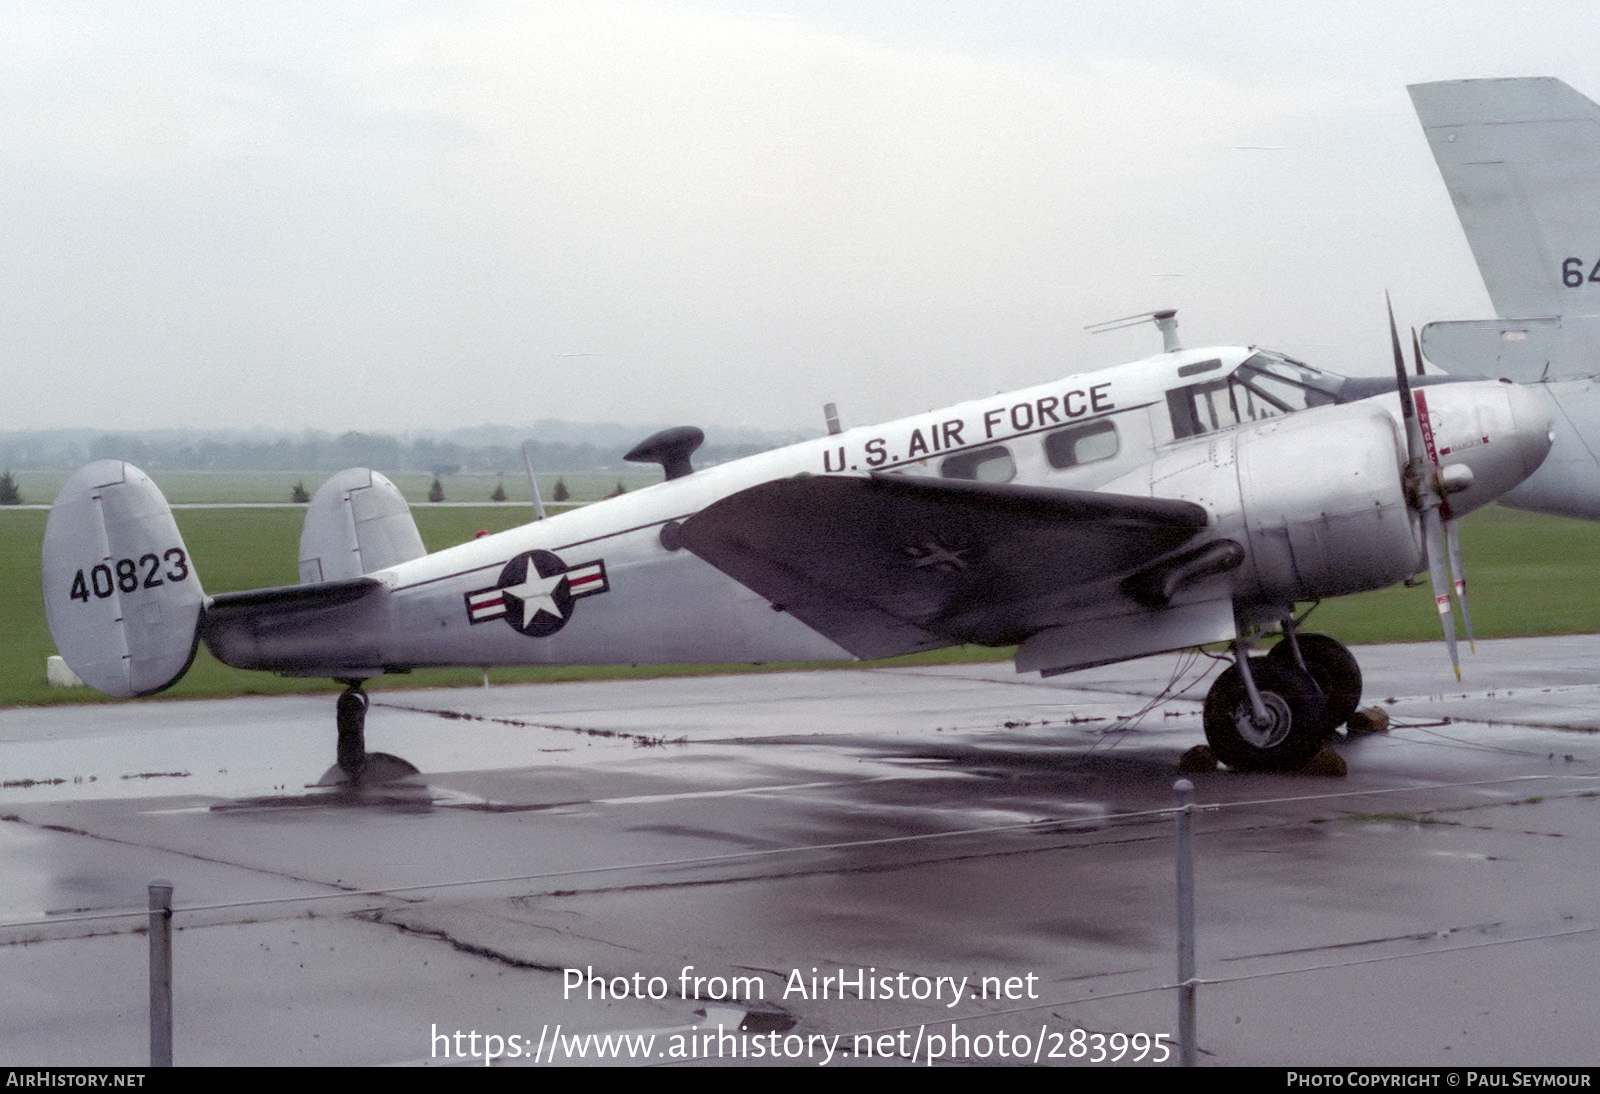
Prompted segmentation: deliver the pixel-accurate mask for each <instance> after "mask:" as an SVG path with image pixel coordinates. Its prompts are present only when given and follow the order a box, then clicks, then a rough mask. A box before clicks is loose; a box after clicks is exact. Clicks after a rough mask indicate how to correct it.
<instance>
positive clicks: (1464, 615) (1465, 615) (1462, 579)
mask: <svg viewBox="0 0 1600 1094" xmlns="http://www.w3.org/2000/svg"><path fill="white" fill-rule="evenodd" d="M1444 536H1445V543H1446V544H1447V545H1448V547H1449V550H1450V572H1451V573H1452V574H1454V575H1455V579H1456V601H1457V603H1459V604H1460V605H1461V625H1462V626H1463V627H1465V628H1466V631H1467V643H1468V645H1469V646H1470V647H1471V649H1472V652H1473V653H1477V652H1478V643H1477V641H1476V640H1474V639H1473V637H1472V613H1471V612H1470V611H1468V610H1467V567H1466V564H1465V563H1464V562H1463V561H1462V559H1461V531H1460V529H1459V528H1457V527H1456V522H1455V521H1453V520H1446V521H1445V522H1444Z"/></svg>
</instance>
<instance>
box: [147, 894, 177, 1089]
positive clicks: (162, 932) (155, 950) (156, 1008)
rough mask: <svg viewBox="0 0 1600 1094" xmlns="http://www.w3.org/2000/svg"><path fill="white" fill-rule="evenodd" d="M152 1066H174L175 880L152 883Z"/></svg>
mask: <svg viewBox="0 0 1600 1094" xmlns="http://www.w3.org/2000/svg"><path fill="white" fill-rule="evenodd" d="M150 1066H151V1067H171V1066H172V882H170V881H168V880H167V879H166V878H159V877H158V878H156V879H155V880H154V881H152V882H151V883H150Z"/></svg>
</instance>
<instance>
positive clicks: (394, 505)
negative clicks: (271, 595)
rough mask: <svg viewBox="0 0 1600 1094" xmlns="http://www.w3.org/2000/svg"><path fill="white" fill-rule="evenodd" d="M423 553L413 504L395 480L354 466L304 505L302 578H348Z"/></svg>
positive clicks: (308, 580) (310, 581)
mask: <svg viewBox="0 0 1600 1094" xmlns="http://www.w3.org/2000/svg"><path fill="white" fill-rule="evenodd" d="M427 553H428V552H427V548H425V547H424V546H423V545H422V536H421V534H420V533H418V531H417V522H416V521H415V520H414V519H413V518H412V516H411V507H410V506H409V505H407V504H406V499H405V498H404V497H403V496H401V494H400V491H399V490H398V489H397V488H396V487H395V485H394V483H392V482H390V481H389V480H388V479H386V478H384V477H383V476H382V475H380V474H378V472H376V471H369V470H368V469H367V468H365V467H352V468H350V469H349V470H347V471H341V472H339V473H338V474H337V475H334V476H333V477H332V478H330V479H329V480H328V481H327V482H325V483H323V484H322V487H321V489H319V490H318V491H317V493H316V496H315V497H313V498H312V499H311V504H310V505H309V506H307V507H306V520H305V525H304V526H303V527H302V528H301V531H300V580H301V582H303V583H305V584H315V583H318V582H323V581H348V580H350V579H352V578H358V577H361V576H362V575H363V574H370V573H372V572H373V571H375V570H384V569H387V568H389V567H390V566H396V565H399V564H400V563H402V562H410V561H411V560H412V559H414V558H421V557H422V556H423V555H425V554H427Z"/></svg>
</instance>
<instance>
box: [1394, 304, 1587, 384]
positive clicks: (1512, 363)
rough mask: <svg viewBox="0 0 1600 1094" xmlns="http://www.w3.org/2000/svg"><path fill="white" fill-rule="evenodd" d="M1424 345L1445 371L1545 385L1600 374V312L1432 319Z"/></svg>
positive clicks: (1426, 331)
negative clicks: (1514, 317) (1498, 317)
mask: <svg viewBox="0 0 1600 1094" xmlns="http://www.w3.org/2000/svg"><path fill="white" fill-rule="evenodd" d="M1422 350H1423V352H1424V353H1425V354H1427V357H1428V360H1430V361H1432V362H1433V363H1434V364H1436V365H1438V366H1439V367H1440V368H1442V369H1444V370H1445V371H1446V372H1451V373H1457V374H1463V373H1475V374H1477V375H1480V376H1490V377H1496V378H1504V379H1507V380H1513V381H1515V382H1516V383H1519V384H1540V383H1546V382H1548V381H1551V380H1579V379H1586V378H1588V377H1591V376H1594V375H1596V374H1597V373H1600V317H1596V316H1592V315H1569V316H1551V317H1548V318H1538V319H1483V320H1457V321H1451V322H1443V323H1429V324H1428V325H1427V326H1425V327H1423V328H1422Z"/></svg>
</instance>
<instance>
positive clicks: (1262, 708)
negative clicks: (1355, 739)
mask: <svg viewBox="0 0 1600 1094" xmlns="http://www.w3.org/2000/svg"><path fill="white" fill-rule="evenodd" d="M1360 700H1361V669H1360V668H1359V667H1358V666H1357V665H1356V661H1355V658H1354V657H1352V656H1351V655H1350V651H1349V650H1347V649H1345V648H1344V646H1342V645H1340V644H1339V643H1338V642H1336V641H1334V640H1333V639H1332V638H1329V637H1327V636H1326V635H1321V634H1305V635H1296V634H1295V633H1294V630H1293V628H1292V627H1291V628H1290V629H1289V634H1288V637H1287V638H1286V639H1285V640H1284V641H1283V642H1282V643H1280V644H1279V645H1278V646H1277V647H1275V648H1274V649H1273V650H1272V652H1271V653H1268V654H1266V655H1265V656H1262V657H1250V656H1249V654H1248V648H1247V645H1246V643H1245V642H1243V641H1242V640H1241V641H1240V642H1238V643H1236V644H1235V646H1234V664H1233V665H1231V666H1229V667H1228V668H1227V669H1225V670H1223V673H1222V675H1220V676H1218V677H1217V679H1216V681H1215V682H1214V683H1213V684H1212V685H1211V690H1210V691H1209V692H1208V693H1207V694H1206V704H1205V715H1204V719H1205V730H1206V741H1207V743H1208V744H1210V746H1211V751H1212V752H1213V753H1214V754H1215V755H1216V757H1217V759H1219V760H1221V761H1222V762H1223V763H1225V764H1227V765H1228V766H1229V767H1231V768H1233V769H1234V770H1255V771H1298V770H1299V769H1301V768H1303V767H1305V766H1306V764H1307V763H1309V762H1310V760H1311V758H1312V757H1313V756H1315V755H1316V754H1317V752H1318V751H1319V750H1321V748H1322V746H1323V744H1325V743H1326V742H1327V740H1328V738H1329V737H1330V736H1332V734H1333V732H1334V730H1335V728H1336V727H1338V726H1339V725H1341V724H1343V723H1344V722H1345V721H1346V720H1347V719H1349V717H1350V715H1351V714H1353V713H1355V709H1356V704H1357V703H1359V702H1360Z"/></svg>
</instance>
